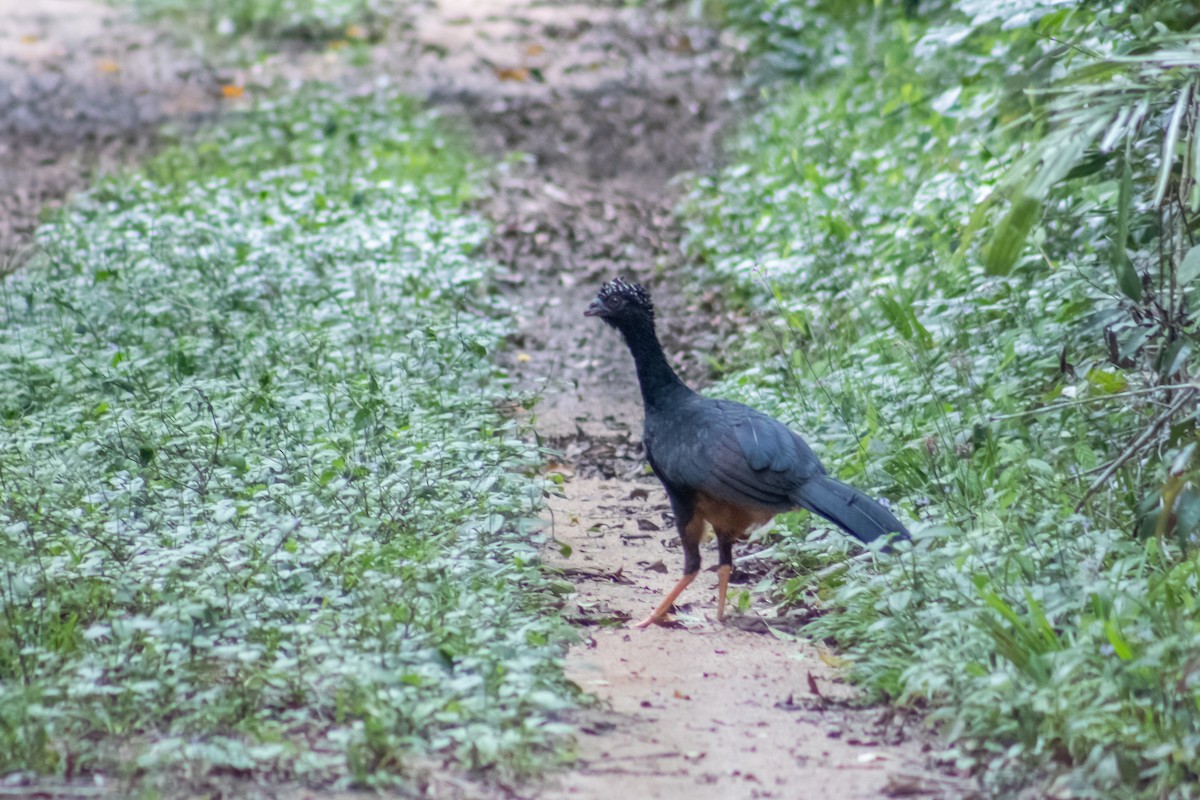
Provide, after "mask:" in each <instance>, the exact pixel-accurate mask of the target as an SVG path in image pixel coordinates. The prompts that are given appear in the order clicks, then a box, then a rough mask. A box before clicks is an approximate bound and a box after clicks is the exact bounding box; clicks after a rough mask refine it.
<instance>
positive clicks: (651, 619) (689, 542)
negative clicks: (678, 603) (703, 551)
mask: <svg viewBox="0 0 1200 800" xmlns="http://www.w3.org/2000/svg"><path fill="white" fill-rule="evenodd" d="M692 527H693V526H692V525H688V527H687V528H686V529H684V530H683V531H681V532H680V535H679V538H680V541H682V542H683V577H682V578H680V579H679V583H677V584H675V588H674V589H672V590H671V591H669V592H667V596H666V597H665V598H663V601H662V602H661V603H659V604H658V608H656V609H654V611H652V612H651V613H650V616H648V617H646V618H645V619H644V620H642V621H641V622H639V623H638V624H637V625H635V626H634V627H635V628H646V627H649V626H650V625H653V624H654V623H661V622H663V621H664V620H665V618H666V616H667V612H668V611H670V610H671V604H672V603H674V602H675V598H677V597H679V595H680V594H681V593H682V592H683V590H684V589H686V588H687V587H688V584H690V583H691V582H692V581H694V580H696V574H697V573H698V572H700V537H699V536H695V537H693V536H690V535H689V532H690V530H691V528H692ZM699 527H700V530H701V531H703V530H704V522H703V521H701V522H700V525H699Z"/></svg>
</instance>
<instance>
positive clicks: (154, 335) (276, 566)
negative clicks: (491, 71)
mask: <svg viewBox="0 0 1200 800" xmlns="http://www.w3.org/2000/svg"><path fill="white" fill-rule="evenodd" d="M472 186H473V184H472V170H471V167H470V162H469V160H468V156H467V153H466V151H465V149H464V148H462V147H461V146H460V145H458V144H457V143H456V142H455V140H454V138H453V137H452V136H449V135H448V134H447V133H446V131H445V130H444V128H443V126H442V125H440V124H439V123H438V120H436V119H435V118H433V117H431V116H430V115H429V114H426V113H421V112H418V111H417V110H416V109H415V108H414V107H413V106H412V105H411V104H410V103H409V102H407V101H405V100H403V99H402V98H398V97H394V96H391V95H390V94H388V93H386V92H380V93H377V94H375V95H372V96H367V97H361V98H357V99H346V98H344V97H342V96H340V95H339V94H337V93H336V92H334V91H324V90H308V91H304V92H301V93H300V94H299V95H298V96H295V97H292V98H289V99H287V100H284V101H280V102H278V103H276V104H274V105H269V106H266V107H264V108H262V109H260V110H258V111H256V112H255V113H252V114H249V115H247V116H245V117H244V118H242V119H240V120H238V121H235V122H233V123H231V124H228V125H226V126H224V127H222V128H220V129H218V130H215V131H212V132H211V133H209V134H208V135H206V136H205V137H204V138H203V140H202V141H200V142H199V143H196V144H188V145H184V146H180V147H178V148H176V149H173V150H171V151H169V152H167V153H165V154H164V155H162V156H161V157H160V158H158V159H157V160H155V161H154V162H153V163H152V164H150V165H149V166H148V167H147V169H146V170H145V171H144V172H142V173H140V174H135V175H131V176H128V177H125V178H120V179H116V180H109V181H106V182H105V183H103V184H101V185H99V186H97V187H96V188H94V189H93V190H91V191H89V192H88V193H86V194H85V195H83V196H82V197H80V198H78V199H77V200H76V201H75V202H73V203H72V204H71V206H70V207H69V208H68V209H67V210H66V211H65V212H64V213H62V215H61V216H60V217H59V218H58V219H57V220H56V221H54V222H53V223H52V224H49V225H47V226H45V227H44V228H43V229H42V230H41V232H40V235H39V241H40V245H41V250H42V253H43V255H42V257H41V263H40V264H38V265H34V266H31V267H30V268H28V269H27V270H26V271H24V272H23V274H21V275H19V276H15V277H13V278H11V279H9V280H8V281H7V282H5V283H4V285H3V289H2V294H0V298H2V305H0V353H2V357H0V425H2V426H3V436H0V570H2V574H0V771H2V772H5V773H8V772H11V771H14V770H28V771H35V772H40V773H50V774H61V775H65V776H68V777H69V776H71V775H76V774H80V773H87V772H93V771H100V772H106V773H109V774H120V775H134V774H143V775H144V774H147V773H148V774H150V775H151V776H153V775H155V774H159V775H162V774H178V773H179V771H180V770H186V771H187V772H186V773H185V774H191V775H193V776H196V775H199V776H203V775H205V774H210V773H211V772H213V771H216V772H220V773H225V774H229V773H232V774H235V775H259V776H263V775H269V776H272V777H275V778H298V779H301V780H304V781H306V782H309V783H319V784H326V783H330V782H351V781H353V782H358V783H379V782H386V781H389V780H394V779H396V778H397V776H401V775H402V774H403V773H404V771H405V769H406V768H407V767H408V766H409V765H410V764H411V759H412V757H413V756H415V755H420V754H421V753H433V752H438V753H445V754H448V755H450V756H451V757H452V758H454V759H455V760H457V762H458V763H460V764H462V765H464V766H467V767H473V768H478V769H490V768H499V769H502V770H504V771H507V772H514V771H522V770H527V769H531V768H535V767H536V766H537V764H538V763H540V760H541V759H543V758H544V757H545V754H547V753H550V752H551V750H550V748H551V747H552V746H553V745H554V744H555V742H556V741H557V740H558V737H559V735H560V734H562V733H563V732H564V728H563V727H562V726H561V725H560V724H558V723H556V722H555V721H554V719H555V715H556V713H557V712H558V711H559V710H561V709H563V708H564V707H567V706H569V705H570V704H571V703H572V702H573V692H572V690H571V688H570V687H569V686H568V684H566V683H565V681H564V679H563V677H562V670H561V656H562V650H563V645H564V642H565V639H566V637H568V636H569V631H568V630H567V628H566V626H565V624H564V623H562V622H560V621H558V620H557V619H556V618H555V617H554V616H553V615H552V614H548V613H546V611H547V606H548V603H549V602H550V601H552V600H553V598H554V596H555V595H554V593H555V591H557V590H558V587H557V586H556V585H555V584H553V583H552V582H551V581H550V580H549V579H548V578H547V577H545V576H543V574H542V573H541V571H540V570H539V568H538V562H537V556H536V541H534V540H533V539H532V537H531V535H530V533H529V527H530V525H529V519H530V517H531V516H532V515H533V514H534V513H535V512H536V511H537V509H539V508H540V503H541V496H542V495H541V492H542V485H541V481H540V479H539V478H537V477H536V468H537V466H538V464H539V461H540V459H539V453H538V452H537V449H536V447H535V446H533V445H531V444H529V443H528V442H527V441H526V440H525V439H524V438H523V437H522V436H521V435H520V431H518V430H517V428H516V424H515V423H514V422H513V421H511V420H507V419H505V418H504V417H503V416H502V415H501V414H500V413H499V411H498V408H499V407H500V404H503V403H504V402H505V383H504V376H503V375H501V374H499V373H498V371H497V368H496V367H495V366H494V363H493V359H492V358H491V357H490V351H491V350H492V349H493V348H494V347H495V346H496V345H497V343H498V341H499V339H500V337H501V336H502V335H503V334H504V333H505V330H506V328H505V326H506V324H507V323H505V322H502V321H500V319H499V315H498V314H496V313H495V312H496V310H497V309H496V308H495V302H496V301H495V300H494V299H493V298H490V297H489V296H488V295H487V293H486V286H485V279H486V270H487V267H486V264H484V263H481V262H480V261H478V260H476V259H474V258H472V256H471V252H472V250H473V249H474V248H475V247H476V245H477V244H478V243H479V242H480V241H481V239H482V237H483V236H484V234H485V229H484V226H483V224H482V223H481V221H480V220H478V219H477V218H475V217H472V216H467V215H464V214H463V213H462V211H461V204H462V201H463V200H464V199H465V198H466V197H467V196H469V195H470V193H471V191H472ZM168 770H169V771H170V772H169V773H168V772H167V771H168Z"/></svg>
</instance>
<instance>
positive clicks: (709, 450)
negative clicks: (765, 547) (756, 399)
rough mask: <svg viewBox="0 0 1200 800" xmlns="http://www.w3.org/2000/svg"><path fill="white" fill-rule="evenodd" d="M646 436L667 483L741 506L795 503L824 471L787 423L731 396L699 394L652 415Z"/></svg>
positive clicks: (777, 506) (774, 506)
mask: <svg viewBox="0 0 1200 800" xmlns="http://www.w3.org/2000/svg"><path fill="white" fill-rule="evenodd" d="M646 438H647V442H646V450H647V453H648V454H649V456H650V461H651V464H652V466H653V467H654V469H655V472H657V473H658V474H659V476H660V477H661V478H662V479H663V481H664V483H667V484H668V485H673V486H675V487H678V488H681V489H687V490H692V491H698V492H702V493H704V494H707V495H710V496H712V497H715V498H717V499H718V500H723V501H725V502H728V503H732V504H735V505H739V506H745V507H751V508H754V507H757V508H770V509H784V508H791V507H792V506H793V505H794V503H793V501H792V499H791V497H792V496H793V495H794V494H795V491H796V489H797V487H798V486H799V485H800V484H802V483H803V482H804V481H805V480H806V479H807V478H810V477H812V476H813V475H820V474H823V473H824V469H823V468H822V467H821V463H820V461H818V460H817V457H816V456H815V455H814V454H813V452H812V450H811V449H810V448H809V447H808V445H807V444H805V443H804V441H803V440H802V439H801V438H800V437H799V436H797V435H796V434H794V433H792V431H790V430H788V428H787V427H786V426H785V425H783V424H782V423H780V422H777V421H775V420H773V419H771V418H770V417H768V416H766V415H764V414H760V413H759V412H757V411H755V410H753V409H752V408H749V407H747V406H744V405H742V404H741V403H734V402H731V401H728V400H710V399H707V398H703V397H700V396H698V395H697V396H696V398H695V400H694V401H693V402H691V403H688V404H687V405H686V406H684V407H682V408H679V409H675V410H673V411H672V412H671V413H670V415H669V417H667V418H665V419H662V418H660V419H655V418H654V417H648V418H647V437H646Z"/></svg>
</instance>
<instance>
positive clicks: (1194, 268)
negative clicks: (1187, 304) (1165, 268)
mask: <svg viewBox="0 0 1200 800" xmlns="http://www.w3.org/2000/svg"><path fill="white" fill-rule="evenodd" d="M1197 276H1200V246H1197V247H1193V248H1192V249H1191V250H1188V252H1187V255H1186V256H1184V257H1183V263H1181V264H1180V265H1179V268H1178V269H1176V270H1175V281H1176V283H1178V284H1179V285H1180V286H1187V285H1188V284H1190V283H1191V282H1192V281H1194V280H1196V278H1197Z"/></svg>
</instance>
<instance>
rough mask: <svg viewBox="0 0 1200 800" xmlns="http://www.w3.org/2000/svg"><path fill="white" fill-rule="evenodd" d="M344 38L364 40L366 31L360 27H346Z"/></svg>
mask: <svg viewBox="0 0 1200 800" xmlns="http://www.w3.org/2000/svg"><path fill="white" fill-rule="evenodd" d="M346 36H347V37H348V38H350V39H365V38H367V29H366V28H364V27H363V26H362V25H347V26H346Z"/></svg>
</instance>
